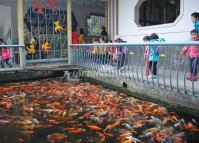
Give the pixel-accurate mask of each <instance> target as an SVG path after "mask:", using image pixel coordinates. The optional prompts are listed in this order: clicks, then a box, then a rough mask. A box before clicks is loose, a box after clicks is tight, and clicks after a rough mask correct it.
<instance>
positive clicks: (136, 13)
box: [134, 0, 184, 30]
mask: <svg viewBox="0 0 199 143" xmlns="http://www.w3.org/2000/svg"><path fill="white" fill-rule="evenodd" d="M144 1H146V0H138V1H137V3H136V5H135V7H134V22H135V25H136V26H137V28H138V30H145V29H154V28H163V27H173V26H175V25H176V24H177V23H178V22H179V21H180V19H181V18H182V16H183V15H184V0H180V14H179V16H178V17H177V18H176V20H175V21H174V22H173V23H164V24H158V25H149V26H141V25H140V22H139V8H140V6H141V5H142V3H143V2H144Z"/></svg>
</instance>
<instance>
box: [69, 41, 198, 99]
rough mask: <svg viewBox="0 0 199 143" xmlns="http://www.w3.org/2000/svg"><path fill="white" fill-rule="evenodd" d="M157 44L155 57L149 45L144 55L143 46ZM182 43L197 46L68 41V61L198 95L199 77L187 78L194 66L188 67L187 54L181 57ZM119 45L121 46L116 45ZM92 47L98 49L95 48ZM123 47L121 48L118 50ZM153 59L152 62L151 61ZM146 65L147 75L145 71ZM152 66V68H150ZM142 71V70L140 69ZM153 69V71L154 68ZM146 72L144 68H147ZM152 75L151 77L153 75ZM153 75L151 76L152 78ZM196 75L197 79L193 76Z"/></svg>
mask: <svg viewBox="0 0 199 143" xmlns="http://www.w3.org/2000/svg"><path fill="white" fill-rule="evenodd" d="M150 46H158V48H160V50H159V54H158V56H159V57H158V59H157V57H156V56H154V57H153V58H152V59H150V58H149V56H151V54H152V55H155V51H154V49H153V48H151V49H150V50H149V52H151V54H150V55H148V58H147V59H145V58H144V53H145V50H146V48H150ZM184 46H194V48H199V42H195V41H193V42H192V41H189V42H141V43H103V44H71V45H70V47H71V55H72V56H71V61H72V64H74V65H79V66H83V67H85V68H86V69H88V70H91V71H95V72H96V73H100V74H104V75H107V74H109V75H112V76H115V77H119V78H124V79H130V80H137V81H139V82H142V83H144V84H149V85H150V84H152V85H153V86H158V87H160V88H164V89H169V90H172V91H175V92H178V93H184V94H188V95H193V96H197V97H199V81H197V80H199V77H197V75H194V76H193V77H192V80H187V77H189V75H190V74H189V73H190V72H195V71H197V70H196V68H198V66H196V65H195V66H194V67H192V68H193V69H191V70H192V71H190V69H189V65H188V64H189V60H188V59H189V55H188V54H187V55H186V56H185V57H184V59H183V57H181V52H182V49H183V47H184ZM119 47H121V48H119ZM96 48H98V49H97V50H96ZM122 48H124V50H122ZM155 62H156V63H155ZM149 65H150V74H149V75H151V76H149V75H148V74H147V73H146V68H147V66H149ZM154 66H155V68H154ZM144 70H145V72H144ZM155 70H156V71H155ZM147 71H148V70H147ZM154 75H155V76H154ZM153 76H154V77H153ZM197 78H198V79H197Z"/></svg>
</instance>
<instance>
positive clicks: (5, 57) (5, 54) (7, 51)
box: [1, 48, 11, 60]
mask: <svg viewBox="0 0 199 143" xmlns="http://www.w3.org/2000/svg"><path fill="white" fill-rule="evenodd" d="M1 58H2V60H9V59H11V53H10V49H9V48H2V53H1Z"/></svg>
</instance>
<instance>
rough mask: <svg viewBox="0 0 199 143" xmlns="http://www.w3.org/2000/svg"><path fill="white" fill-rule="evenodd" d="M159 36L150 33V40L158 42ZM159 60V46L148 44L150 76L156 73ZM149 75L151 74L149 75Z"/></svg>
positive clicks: (154, 75)
mask: <svg viewBox="0 0 199 143" xmlns="http://www.w3.org/2000/svg"><path fill="white" fill-rule="evenodd" d="M158 39H159V36H158V35H157V34H156V33H153V34H151V36H150V42H158V41H159V40H158ZM159 60H160V51H159V47H158V46H155V45H152V46H149V69H150V71H151V74H152V77H154V78H155V77H156V75H157V64H158V62H159ZM149 77H151V76H149Z"/></svg>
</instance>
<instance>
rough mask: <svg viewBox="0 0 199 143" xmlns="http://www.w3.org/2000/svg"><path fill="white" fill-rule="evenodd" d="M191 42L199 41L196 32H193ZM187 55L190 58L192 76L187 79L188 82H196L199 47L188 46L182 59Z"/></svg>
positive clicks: (183, 51) (182, 54)
mask: <svg viewBox="0 0 199 143" xmlns="http://www.w3.org/2000/svg"><path fill="white" fill-rule="evenodd" d="M191 40H192V41H199V37H198V34H197V31H196V30H192V31H191ZM186 53H188V56H189V58H190V60H189V67H190V75H189V76H188V77H187V80H191V81H196V80H197V65H198V63H199V46H186V47H184V48H183V49H182V53H181V57H183V56H184V55H185V54H186Z"/></svg>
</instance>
